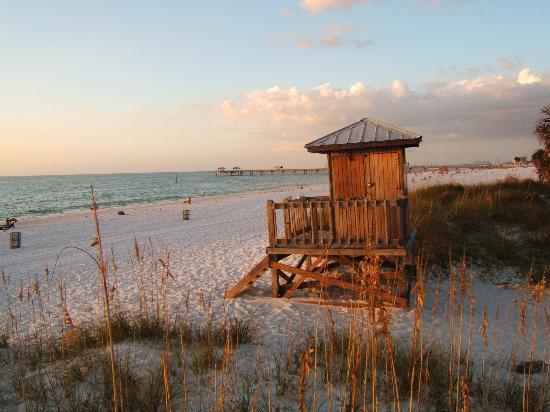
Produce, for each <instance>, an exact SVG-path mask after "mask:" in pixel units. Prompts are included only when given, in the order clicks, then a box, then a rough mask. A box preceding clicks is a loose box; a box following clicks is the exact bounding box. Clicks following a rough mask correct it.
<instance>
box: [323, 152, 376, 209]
mask: <svg viewBox="0 0 550 412" xmlns="http://www.w3.org/2000/svg"><path fill="white" fill-rule="evenodd" d="M365 159H366V155H365V154H335V153H333V154H331V155H330V162H331V176H330V177H331V185H332V189H331V190H332V193H331V195H332V199H333V200H344V199H346V200H348V199H364V198H365V197H366V196H367V185H366V180H365V177H366V162H365Z"/></svg>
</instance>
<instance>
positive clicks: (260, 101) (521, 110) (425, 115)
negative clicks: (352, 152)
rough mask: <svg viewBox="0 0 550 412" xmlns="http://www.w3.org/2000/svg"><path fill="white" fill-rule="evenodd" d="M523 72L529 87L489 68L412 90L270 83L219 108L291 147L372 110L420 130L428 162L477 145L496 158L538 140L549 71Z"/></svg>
mask: <svg viewBox="0 0 550 412" xmlns="http://www.w3.org/2000/svg"><path fill="white" fill-rule="evenodd" d="M522 72H524V71H522ZM520 73H521V72H520ZM518 77H520V76H518ZM521 78H522V81H526V80H527V81H529V82H530V83H529V84H531V85H533V86H532V87H525V86H524V84H526V83H521V82H519V81H516V79H515V78H512V77H509V76H504V75H490V76H485V77H477V78H475V79H465V80H458V81H449V82H438V83H426V84H425V85H423V86H422V87H421V88H420V89H416V90H415V89H410V88H409V87H408V86H407V85H406V84H405V83H404V82H403V81H401V80H398V79H396V80H394V81H393V82H391V83H390V84H388V85H385V86H372V85H368V84H367V83H364V82H361V81H359V82H356V83H355V84H353V85H351V86H350V87H349V88H337V87H334V86H333V85H331V84H330V83H326V84H323V85H320V86H318V87H314V88H312V89H309V90H300V89H298V88H297V87H288V88H286V87H274V88H271V89H268V90H256V91H253V92H250V93H248V94H246V96H245V98H244V99H243V100H242V101H231V102H224V103H223V104H222V105H221V106H220V107H219V109H220V112H221V113H222V114H223V116H225V118H226V119H227V120H228V121H229V122H231V123H237V124H240V125H241V126H242V127H244V128H247V129H249V130H254V131H255V132H254V133H255V134H256V135H261V136H263V137H264V138H267V137H270V138H272V139H277V140H281V142H280V143H281V144H286V145H288V146H289V147H290V146H292V147H299V146H300V144H301V145H303V144H304V143H306V142H307V141H308V140H312V139H314V138H316V137H319V136H321V135H323V134H325V133H327V132H330V131H332V130H335V129H337V128H340V127H342V126H345V125H346V124H349V123H351V122H353V121H356V120H358V119H360V118H362V117H365V116H370V117H374V118H377V119H380V120H382V121H386V122H389V123H392V124H396V125H398V126H401V127H404V128H408V129H410V130H412V131H415V132H418V133H420V134H422V135H424V136H425V138H426V139H425V144H424V145H423V146H424V147H425V149H424V150H423V151H422V152H421V153H422V154H423V155H424V156H431V159H432V161H445V160H444V159H449V160H448V161H452V159H459V156H460V154H461V153H462V154H463V155H464V156H466V155H465V153H469V156H475V155H476V153H477V152H476V148H477V147H478V146H479V147H483V148H484V149H480V150H485V152H480V153H479V158H490V159H491V160H494V159H495V157H496V156H499V155H500V156H501V158H505V157H506V156H508V155H511V154H510V153H509V152H513V151H518V150H527V151H528V150H530V148H531V146H530V145H533V147H534V145H536V142H535V139H534V137H533V136H532V128H533V124H534V121H535V120H536V118H537V115H538V113H539V110H540V108H541V107H542V106H543V105H544V104H547V100H548V96H549V95H550V76H547V75H546V77H545V75H543V76H535V75H533V74H532V73H531V72H530V71H527V72H524V73H523V74H522V75H521ZM283 136H284V137H283ZM491 142H492V143H491ZM497 142H498V143H497ZM426 146H427V149H426ZM507 148H508V149H507ZM521 148H523V149H521ZM491 150H494V152H491ZM506 150H508V151H506ZM495 153H496V154H495ZM522 153H523V152H522ZM525 154H529V152H526V153H525ZM493 155H494V156H493ZM453 156H454V157H453ZM425 160H429V159H425ZM457 161H458V160H457Z"/></svg>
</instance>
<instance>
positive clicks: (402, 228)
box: [226, 118, 422, 306]
mask: <svg viewBox="0 0 550 412" xmlns="http://www.w3.org/2000/svg"><path fill="white" fill-rule="evenodd" d="M421 140H422V136H420V135H418V134H416V133H412V132H409V131H407V130H403V129H401V128H398V127H395V126H391V125H389V124H385V123H382V122H379V121H377V120H374V119H370V118H364V119H362V120H360V121H358V122H356V123H353V124H351V125H349V126H347V127H344V128H343V129H340V130H337V131H335V132H333V133H330V134H328V135H326V136H323V137H321V138H319V139H317V140H314V141H312V142H311V143H308V144H306V146H305V148H306V149H307V150H308V151H309V152H312V153H320V154H326V155H327V158H328V173H329V181H330V194H329V195H328V196H321V197H299V198H296V199H292V198H287V199H285V200H284V201H282V202H274V201H271V200H270V201H268V202H267V230H268V239H269V244H268V247H267V249H266V256H265V258H264V259H262V261H261V262H259V263H258V264H257V265H256V266H254V268H252V270H251V271H250V272H249V273H248V274H246V275H245V276H244V277H243V278H242V279H241V280H240V281H239V282H238V283H237V284H236V285H235V286H234V287H233V288H232V289H230V290H229V291H227V292H226V297H228V298H234V297H236V296H238V295H239V294H240V293H241V292H243V291H244V290H246V289H247V288H248V287H249V286H250V285H251V284H252V283H254V282H255V281H256V280H257V279H258V278H259V277H260V276H261V275H262V274H263V273H264V272H266V271H268V270H270V271H271V279H272V296H273V297H285V298H290V297H291V296H293V295H295V293H296V292H297V291H298V290H299V289H301V288H315V287H317V289H319V288H321V295H322V296H323V297H327V296H328V294H327V293H324V292H323V289H324V290H328V289H332V290H334V289H335V288H336V289H341V290H342V291H344V292H345V293H344V295H345V296H347V297H346V299H344V300H343V299H338V300H333V299H328V298H327V299H323V303H324V304H338V305H343V304H346V302H347V303H350V302H357V301H358V300H360V299H361V297H363V298H364V296H365V294H364V293H363V290H364V287H365V286H364V284H365V281H364V278H361V276H360V273H363V274H364V271H361V270H359V267H358V264H359V262H365V261H368V260H369V259H374V257H376V260H377V261H379V262H380V264H381V266H380V267H381V270H379V271H378V274H377V276H379V278H380V279H379V282H378V281H377V283H378V284H380V285H382V286H381V287H380V289H379V290H378V292H377V302H378V301H379V302H380V303H384V304H392V305H395V306H407V305H408V296H409V290H410V282H411V280H412V276H413V273H414V256H413V255H412V244H413V241H414V230H411V228H409V210H408V207H409V204H408V197H407V176H406V160H405V149H406V148H408V147H418V146H419V144H420V142H421ZM290 256H295V257H296V256H298V257H299V258H297V259H296V258H294V259H287V258H289V257H290ZM289 261H293V262H295V263H294V264H291V263H288V262H289ZM296 261H297V264H296ZM285 262H286V263H285ZM338 266H340V267H345V268H347V269H348V271H347V274H342V273H343V272H341V271H340V273H336V274H335V273H334V272H332V273H331V270H332V269H334V268H337V267H338ZM301 301H304V302H307V301H308V299H301ZM319 302H320V301H319V299H316V300H315V303H319Z"/></svg>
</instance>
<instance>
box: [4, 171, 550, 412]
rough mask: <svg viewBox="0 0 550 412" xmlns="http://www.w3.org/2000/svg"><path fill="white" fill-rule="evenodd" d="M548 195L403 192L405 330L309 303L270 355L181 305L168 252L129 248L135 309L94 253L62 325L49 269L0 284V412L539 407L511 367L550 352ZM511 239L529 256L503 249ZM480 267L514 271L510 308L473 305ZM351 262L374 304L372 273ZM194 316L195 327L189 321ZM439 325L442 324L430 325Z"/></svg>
mask: <svg viewBox="0 0 550 412" xmlns="http://www.w3.org/2000/svg"><path fill="white" fill-rule="evenodd" d="M548 190H549V189H548V186H543V185H540V184H539V183H536V182H506V183H498V184H495V185H480V186H472V187H461V186H456V185H453V186H441V187H432V188H428V189H423V190H419V191H416V192H414V193H412V194H411V198H412V200H411V202H412V206H411V207H412V211H411V213H412V216H411V218H412V219H413V222H414V226H415V227H417V228H418V230H419V236H420V243H419V253H420V259H419V261H418V264H417V273H418V282H417V284H416V287H415V290H414V294H413V300H412V301H411V308H410V317H409V319H410V322H411V324H410V325H409V328H408V329H407V331H406V332H404V333H399V332H400V331H398V330H396V328H397V326H396V317H397V316H398V315H399V314H400V311H402V310H400V309H397V310H396V309H390V308H374V307H371V308H370V309H349V310H346V311H341V310H335V309H330V308H327V307H319V308H318V309H317V314H318V316H316V317H315V318H314V321H308V320H306V319H304V320H303V321H299V325H298V326H297V325H296V324H295V323H291V322H290V320H289V322H288V327H287V334H286V336H285V337H284V339H281V340H280V342H279V343H278V344H277V345H266V344H265V343H264V342H263V341H262V326H263V325H262V319H261V318H258V317H256V316H255V314H254V313H250V314H249V316H248V317H239V318H235V317H234V316H233V315H232V314H231V312H230V311H229V310H226V308H221V309H220V308H218V307H214V306H212V305H211V303H210V301H209V298H208V296H201V297H200V299H199V302H200V303H199V305H192V304H190V303H189V302H190V299H189V294H190V293H197V292H196V291H190V290H188V289H186V288H185V285H179V284H177V282H176V279H175V278H174V277H173V276H172V268H171V261H170V251H169V250H161V251H155V250H153V248H152V247H151V246H148V245H147V242H143V243H140V242H138V241H137V240H136V241H135V244H134V250H133V251H132V262H133V267H134V280H135V282H136V284H137V288H138V290H139V294H138V300H139V301H138V302H137V304H136V305H133V306H132V307H128V306H126V305H125V303H124V300H123V299H121V296H119V295H120V293H121V292H120V291H119V290H118V289H117V259H116V257H115V255H114V253H105V254H104V256H103V257H102V256H101V253H103V252H101V247H102V245H101V243H99V244H98V249H97V250H98V252H100V253H98V254H97V256H94V258H96V259H97V262H98V267H99V269H100V270H99V275H100V280H101V282H103V280H105V288H103V289H102V292H103V293H101V294H99V295H98V305H99V306H100V307H101V308H102V313H103V316H100V318H98V319H96V321H95V322H91V323H85V324H77V323H75V322H74V321H73V320H72V316H71V313H70V310H69V308H68V307H67V305H66V302H67V296H66V289H65V287H64V284H63V281H62V280H61V279H60V278H56V277H55V273H54V272H55V270H54V268H51V269H49V268H46V269H45V273H44V275H43V277H42V278H40V279H39V278H36V279H31V280H29V281H28V282H26V283H25V284H21V285H13V284H11V283H10V281H9V279H8V277H7V276H3V284H4V288H5V289H6V296H9V297H12V300H11V301H10V302H9V310H8V313H7V316H8V317H9V329H7V330H5V331H3V333H2V334H1V336H0V347H1V349H0V351H1V356H2V358H1V360H0V361H1V362H2V364H3V365H2V366H3V367H2V372H1V376H0V403H1V404H2V405H4V407H5V408H6V409H8V410H9V409H17V408H20V407H23V408H25V409H27V410H114V409H116V410H159V409H160V410H172V409H173V410H205V411H206V410H240V411H244V410H328V411H332V410H411V411H412V410H414V411H416V410H434V411H440V410H455V411H459V410H460V411H468V410H524V411H544V410H547V409H548V407H549V405H550V398H549V395H548V390H547V388H548V385H549V384H550V370H549V369H548V368H547V367H546V368H544V367H543V368H542V370H541V371H540V372H539V373H536V374H535V373H531V372H534V371H533V368H534V367H536V364H535V363H531V364H528V365H527V366H526V368H525V369H524V371H523V373H516V372H515V370H514V368H515V366H516V364H517V362H519V361H536V360H539V359H543V360H546V361H547V360H548V356H549V354H548V352H546V351H545V349H544V350H543V352H541V351H540V349H538V348H540V347H542V348H546V347H547V346H548V338H549V337H550V333H549V332H550V319H549V313H550V310H549V309H550V308H549V303H548V296H547V295H548V284H547V281H548V280H547V275H548V262H549V258H548V255H547V253H548V251H547V249H546V248H545V245H547V244H548V243H545V242H544V239H545V238H544V236H548V233H549V231H548V224H549V222H548V220H547V219H548V217H547V215H548V214H547V211H548V207H549V206H548V204H546V203H545V202H544V200H543V199H541V196H544V195H547V194H548ZM544 211H546V214H545V213H544ZM526 215H527V216H526ZM476 222H477V223H476ZM511 228H515V229H514V233H515V234H514V240H511V239H510V236H509V235H506V233H509V232H506V231H507V230H511ZM518 231H519V234H517V232H518ZM503 233H504V235H503ZM98 235H99V236H98V239H101V233H100V231H98ZM509 242H512V243H513V242H516V243H515V244H516V247H518V245H522V246H524V247H525V250H526V251H528V252H526V253H525V254H526V256H523V257H522V256H521V254H520V253H519V252H518V253H511V252H510V251H508V252H506V253H503V252H504V251H505V250H506V248H507V247H511V246H509V245H510V243H509ZM481 246H483V247H482V248H481ZM503 249H504V250H503ZM449 256H450V258H449ZM485 262H487V264H490V265H491V266H492V267H495V266H498V265H502V266H511V267H514V268H516V269H517V273H518V275H521V274H524V279H523V281H520V280H518V281H517V287H515V288H514V289H513V290H508V289H507V290H503V291H502V293H507V295H506V296H507V298H508V299H512V300H513V302H512V303H511V305H509V306H507V307H500V306H498V305H497V306H496V307H493V306H490V305H489V303H490V302H480V301H479V300H480V298H481V297H480V296H477V293H478V291H479V290H480V289H479V288H478V272H479V267H480V265H483V264H484V263H485ZM361 267H362V270H363V272H364V275H365V278H366V279H368V281H367V282H366V284H365V295H366V298H367V299H369V297H370V298H372V297H373V296H374V295H375V291H376V288H377V285H376V279H377V276H376V275H377V265H376V262H365V264H364V265H361ZM443 275H444V276H443ZM485 277H487V276H486V275H485ZM527 277H529V278H530V279H529V280H530V281H527V280H528V279H527ZM436 278H438V279H436ZM485 281H487V279H485ZM182 286H183V287H182ZM170 288H172V289H173V288H177V289H179V290H180V293H179V299H181V300H182V301H183V302H184V310H182V311H179V312H176V313H174V312H172V311H170V310H169V307H170V305H169V301H168V300H169V299H170V298H169V296H168V294H167V290H168V289H170ZM199 293H200V292H199ZM172 299H173V297H172ZM47 301H48V302H51V301H53V302H55V305H54V306H53V307H55V308H57V309H56V310H57V311H59V313H53V312H52V309H50V308H51V307H52V305H50V304H46V303H47ZM107 308H109V310H110V312H109V316H107V310H106V309H107ZM193 311H200V312H202V313H203V315H204V316H203V319H205V320H203V321H197V320H192V318H191V316H190V314H191V312H193ZM23 312H25V313H30V314H31V316H32V318H33V322H32V325H33V327H32V328H31V329H30V330H23V329H22V328H21V327H20V325H19V323H18V319H20V318H21V314H22V313H23ZM442 319H443V322H444V323H445V324H447V325H448V327H447V328H446V329H444V330H438V329H439V328H440V325H441V322H440V321H441V320H442ZM541 340H542V341H543V342H542V344H541ZM504 341H506V342H512V343H511V345H510V346H509V347H510V348H511V350H503V346H502V342H504ZM111 348H112V354H113V356H111Z"/></svg>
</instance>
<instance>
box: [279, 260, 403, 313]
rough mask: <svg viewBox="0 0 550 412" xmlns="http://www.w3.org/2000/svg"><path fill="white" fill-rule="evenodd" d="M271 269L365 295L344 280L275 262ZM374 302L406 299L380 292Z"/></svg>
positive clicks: (361, 290)
mask: <svg viewBox="0 0 550 412" xmlns="http://www.w3.org/2000/svg"><path fill="white" fill-rule="evenodd" d="M271 267H272V268H277V269H281V270H285V271H287V272H291V273H296V274H297V275H300V276H302V277H305V278H311V279H315V280H318V281H319V282H321V284H324V285H332V286H338V287H340V288H342V289H348V290H352V291H354V292H356V293H365V292H366V289H365V287H364V286H360V285H355V284H353V283H349V282H346V281H344V280H340V279H335V278H331V277H329V276H325V275H321V274H318V273H315V272H309V271H307V270H303V269H298V268H295V267H292V266H289V265H285V264H284V263H278V262H275V263H272V264H271ZM376 300H380V301H383V302H387V303H393V302H397V301H399V300H402V301H405V302H406V301H407V299H405V298H401V297H399V296H395V295H392V294H391V293H386V292H382V291H380V290H378V291H376ZM406 304H408V302H406Z"/></svg>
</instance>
